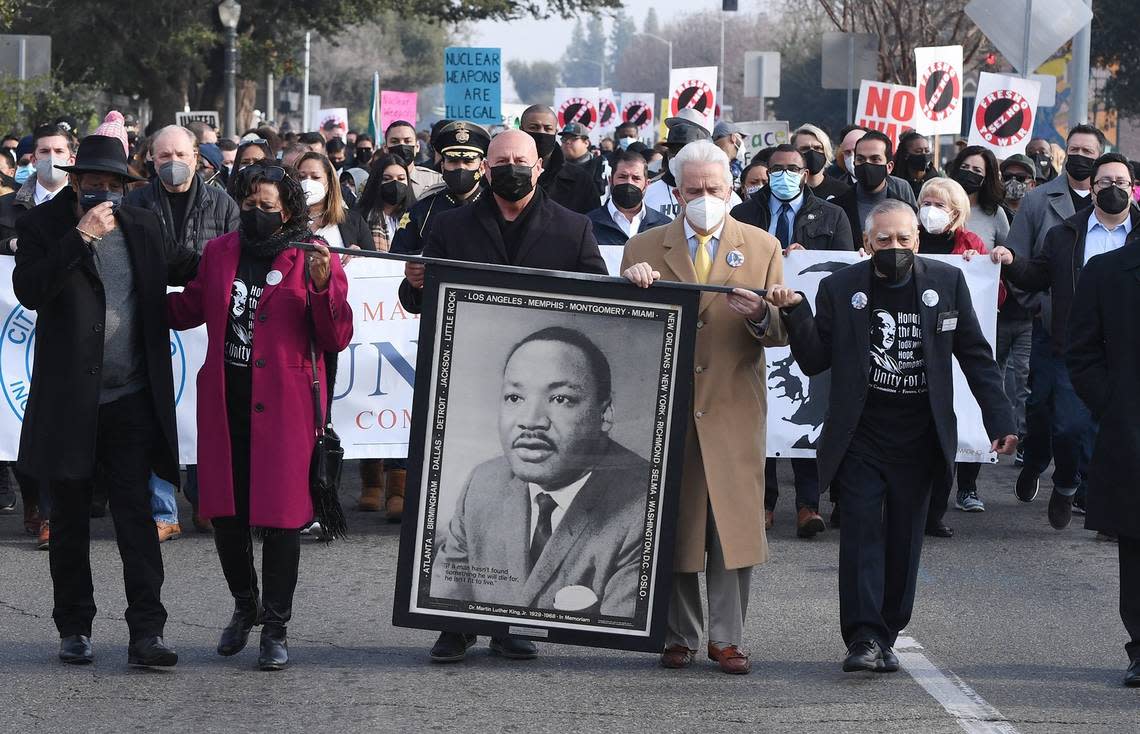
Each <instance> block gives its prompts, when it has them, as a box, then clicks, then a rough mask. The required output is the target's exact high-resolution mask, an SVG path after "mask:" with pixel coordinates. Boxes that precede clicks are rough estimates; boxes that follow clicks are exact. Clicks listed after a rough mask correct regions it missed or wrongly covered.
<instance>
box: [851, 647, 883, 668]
mask: <svg viewBox="0 0 1140 734" xmlns="http://www.w3.org/2000/svg"><path fill="white" fill-rule="evenodd" d="M882 669H883V650H882V648H880V647H879V643H877V642H875V641H874V640H855V642H852V643H851V647H849V648H847V658H846V659H845V660H844V661H843V672H844V673H854V672H856V671H861V670H863V671H869V672H872V673H877V672H880V671H881V670H882Z"/></svg>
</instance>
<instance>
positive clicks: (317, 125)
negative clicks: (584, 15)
mask: <svg viewBox="0 0 1140 734" xmlns="http://www.w3.org/2000/svg"><path fill="white" fill-rule="evenodd" d="M330 123H331V124H333V125H335V128H334V130H335V133H336V135H337V137H339V138H340V139H341V140H344V141H346V142H347V141H348V108H347V107H328V108H326V109H323V110H317V111H316V113H315V114H314V115H313V124H312V125H311V126H310V128H309V129H310V130H324V129H325V126H326V125H328V124H330Z"/></svg>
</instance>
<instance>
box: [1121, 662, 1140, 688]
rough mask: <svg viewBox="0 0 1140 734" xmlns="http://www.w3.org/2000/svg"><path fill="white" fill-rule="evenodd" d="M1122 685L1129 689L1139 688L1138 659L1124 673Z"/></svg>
mask: <svg viewBox="0 0 1140 734" xmlns="http://www.w3.org/2000/svg"><path fill="white" fill-rule="evenodd" d="M1124 685H1126V686H1128V687H1129V688H1140V658H1136V659H1135V660H1133V661H1132V664H1131V665H1129V666H1128V670H1126V671H1125V672H1124Z"/></svg>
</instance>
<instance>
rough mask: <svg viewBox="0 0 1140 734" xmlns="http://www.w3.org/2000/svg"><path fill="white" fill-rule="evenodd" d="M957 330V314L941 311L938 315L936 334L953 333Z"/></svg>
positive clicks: (955, 312)
mask: <svg viewBox="0 0 1140 734" xmlns="http://www.w3.org/2000/svg"><path fill="white" fill-rule="evenodd" d="M957 328H958V312H957V311H943V312H942V313H940V314H938V333H939V334H941V333H943V332H946V331H954V330H956V329H957Z"/></svg>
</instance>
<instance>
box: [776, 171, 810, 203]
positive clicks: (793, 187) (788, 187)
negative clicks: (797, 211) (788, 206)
mask: <svg viewBox="0 0 1140 734" xmlns="http://www.w3.org/2000/svg"><path fill="white" fill-rule="evenodd" d="M801 183H803V174H800V173H791V172H790V171H777V172H775V173H769V174H768V185H769V186H771V187H772V194H773V195H774V196H775V197H776V198H777V199H779V200H780V201H791V200H792V199H794V198H796V197H797V196H799V195H800V184H801Z"/></svg>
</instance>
